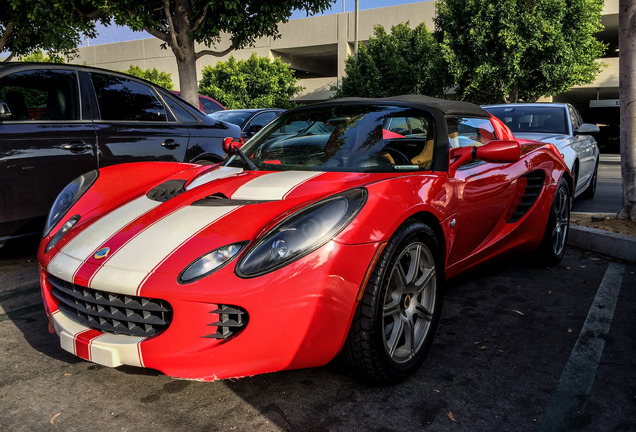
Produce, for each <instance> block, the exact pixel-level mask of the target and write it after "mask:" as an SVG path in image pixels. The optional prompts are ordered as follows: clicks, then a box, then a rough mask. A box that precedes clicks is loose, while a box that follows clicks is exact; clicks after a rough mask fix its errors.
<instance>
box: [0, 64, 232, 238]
mask: <svg viewBox="0 0 636 432" xmlns="http://www.w3.org/2000/svg"><path fill="white" fill-rule="evenodd" d="M240 136H241V131H240V129H239V128H238V127H237V126H235V125H231V124H228V123H224V122H221V121H217V120H214V119H211V118H209V117H208V116H207V115H205V114H203V113H201V112H200V111H199V110H198V109H196V108H194V107H193V106H191V105H189V104H187V103H186V102H184V101H183V100H182V99H180V98H178V97H176V96H175V95H173V94H172V93H171V92H169V91H166V90H165V89H163V88H161V87H158V86H156V85H154V84H152V83H149V82H147V81H144V80H140V79H137V78H135V77H132V76H129V75H126V74H121V73H116V72H111V71H107V70H102V69H96V68H90V67H84V66H76V65H60V64H50V63H45V64H39V63H0V185H2V186H1V187H0V245H2V244H3V243H4V242H6V241H7V240H8V239H10V238H14V237H19V236H22V235H27V234H32V233H34V232H37V231H41V221H42V220H43V217H44V216H46V214H47V213H48V211H49V209H50V207H51V205H52V204H53V201H54V200H55V197H56V196H57V194H58V193H59V192H60V191H61V190H62V189H63V188H64V186H65V185H66V184H67V183H69V182H70V181H71V180H73V179H74V178H76V177H77V176H79V175H80V174H83V173H85V172H87V171H91V170H93V169H95V168H99V167H104V166H107V165H113V164H117V163H123V162H136V161H180V162H202V161H207V162H218V161H221V160H222V159H223V158H224V157H225V153H224V152H223V150H222V142H223V138H225V137H233V138H239V137H240Z"/></svg>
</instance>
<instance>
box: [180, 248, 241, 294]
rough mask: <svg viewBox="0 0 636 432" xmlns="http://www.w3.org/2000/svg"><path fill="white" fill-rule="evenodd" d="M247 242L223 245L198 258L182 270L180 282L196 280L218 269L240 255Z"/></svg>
mask: <svg viewBox="0 0 636 432" xmlns="http://www.w3.org/2000/svg"><path fill="white" fill-rule="evenodd" d="M246 244H247V242H241V243H234V244H231V245H227V246H223V247H220V248H218V249H215V250H213V251H212V252H209V253H207V254H205V255H203V256H202V257H200V258H197V259H196V260H194V261H193V262H192V263H190V265H188V266H187V267H186V268H185V270H183V271H182V272H181V274H180V275H179V283H181V284H186V283H190V282H194V281H197V280H199V279H201V278H203V277H205V276H207V275H209V274H210V273H213V272H215V271H217V270H218V269H220V268H221V267H223V266H224V265H225V264H227V263H228V262H230V261H231V260H232V259H233V258H234V257H235V256H236V255H238V253H239V252H241V250H243V248H244V247H245V245H246Z"/></svg>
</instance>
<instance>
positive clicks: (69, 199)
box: [43, 170, 99, 237]
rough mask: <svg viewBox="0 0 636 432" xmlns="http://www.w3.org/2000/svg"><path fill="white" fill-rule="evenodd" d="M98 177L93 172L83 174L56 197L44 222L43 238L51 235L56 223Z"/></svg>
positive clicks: (97, 172) (97, 173)
mask: <svg viewBox="0 0 636 432" xmlns="http://www.w3.org/2000/svg"><path fill="white" fill-rule="evenodd" d="M98 176H99V171H97V170H94V171H91V172H88V173H86V174H83V175H81V176H79V177H78V178H76V179H75V180H73V181H72V182H70V183H69V184H68V185H67V186H66V187H65V188H64V190H63V191H62V192H61V193H60V194H59V195H58V196H57V199H56V200H55V202H54V203H53V207H51V212H50V213H49V217H48V219H47V220H46V226H45V227H44V235H43V237H46V236H48V235H49V234H50V233H51V230H52V229H53V227H54V226H55V225H57V223H58V222H59V221H60V220H62V218H63V217H64V215H65V214H66V212H67V211H69V209H70V208H71V207H73V204H75V203H76V202H77V200H78V199H79V198H80V197H81V196H82V195H83V194H84V192H86V191H87V190H88V188H90V187H91V186H92V185H93V183H95V180H97V177H98Z"/></svg>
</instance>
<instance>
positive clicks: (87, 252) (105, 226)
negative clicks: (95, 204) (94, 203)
mask: <svg viewBox="0 0 636 432" xmlns="http://www.w3.org/2000/svg"><path fill="white" fill-rule="evenodd" d="M160 204H161V203H160V202H158V201H153V200H151V199H149V198H148V197H146V196H145V195H144V196H141V197H139V198H137V199H135V200H133V201H130V202H129V203H127V204H124V205H123V206H121V207H119V208H117V209H115V210H113V211H111V212H110V213H108V214H107V215H106V216H104V217H102V218H101V219H99V220H97V221H95V222H94V223H93V224H92V225H91V226H89V227H88V228H86V229H85V230H84V231H82V232H81V233H79V234H78V235H77V236H76V237H75V238H73V239H72V240H71V241H70V242H68V244H66V246H64V247H63V248H62V250H61V251H60V252H59V253H58V254H57V255H55V257H53V259H52V260H51V262H50V263H49V266H48V271H49V273H51V274H54V275H56V276H57V277H59V278H62V279H64V280H66V281H69V282H71V281H73V275H74V274H75V272H76V271H77V270H78V269H79V268H80V266H81V265H82V264H83V263H84V261H85V260H86V259H88V258H89V257H90V256H91V255H92V254H93V252H94V251H95V248H97V247H99V246H100V245H101V244H102V243H104V242H105V241H106V240H108V239H109V238H110V237H112V236H113V234H115V233H117V232H118V231H119V230H121V229H122V228H124V227H125V226H126V225H128V224H130V223H131V222H132V221H134V220H135V219H137V218H139V217H140V216H143V215H144V214H146V213H148V212H149V211H150V210H152V209H154V208H155V207H157V206H159V205H160Z"/></svg>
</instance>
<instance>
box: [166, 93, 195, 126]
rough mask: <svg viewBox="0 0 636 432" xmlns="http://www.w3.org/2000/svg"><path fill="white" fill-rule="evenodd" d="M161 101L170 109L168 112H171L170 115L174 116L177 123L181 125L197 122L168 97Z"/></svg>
mask: <svg viewBox="0 0 636 432" xmlns="http://www.w3.org/2000/svg"><path fill="white" fill-rule="evenodd" d="M163 99H164V101H165V102H166V105H168V108H170V111H172V114H173V115H174V116H175V118H176V119H177V121H179V122H181V123H196V122H197V119H196V118H195V117H194V116H193V115H192V114H190V113H189V112H188V111H187V110H186V109H185V108H183V107H182V106H181V105H179V104H178V103H177V102H176V101H174V100H172V99H171V98H170V97H168V96H164V98H163Z"/></svg>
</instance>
